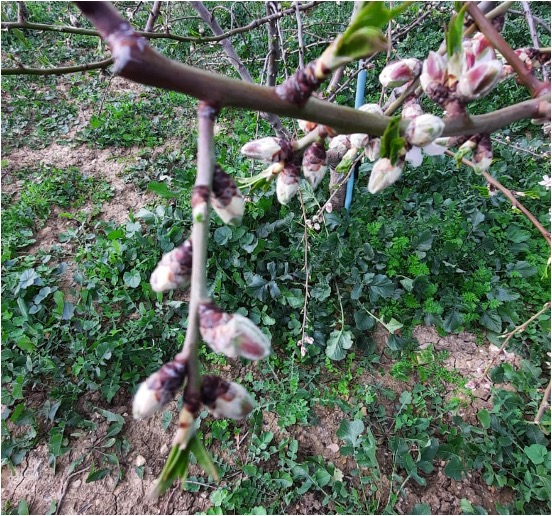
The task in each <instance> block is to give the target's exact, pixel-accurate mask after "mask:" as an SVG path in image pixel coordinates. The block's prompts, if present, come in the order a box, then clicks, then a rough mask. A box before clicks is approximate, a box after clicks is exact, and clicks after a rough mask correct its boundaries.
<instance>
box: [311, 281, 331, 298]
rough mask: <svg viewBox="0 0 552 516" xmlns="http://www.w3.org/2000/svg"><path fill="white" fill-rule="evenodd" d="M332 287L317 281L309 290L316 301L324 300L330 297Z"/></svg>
mask: <svg viewBox="0 0 552 516" xmlns="http://www.w3.org/2000/svg"><path fill="white" fill-rule="evenodd" d="M331 292H332V289H331V288H330V286H329V285H327V284H324V283H318V284H317V285H315V286H314V287H313V288H312V290H311V291H310V296H311V297H312V298H313V299H316V300H317V301H324V300H326V299H328V297H330V294H331Z"/></svg>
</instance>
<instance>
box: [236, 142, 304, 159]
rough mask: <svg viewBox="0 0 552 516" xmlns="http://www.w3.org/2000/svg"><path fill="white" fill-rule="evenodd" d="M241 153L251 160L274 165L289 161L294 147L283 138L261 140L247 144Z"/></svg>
mask: <svg viewBox="0 0 552 516" xmlns="http://www.w3.org/2000/svg"><path fill="white" fill-rule="evenodd" d="M241 153H242V154H243V155H244V156H246V157H248V158H251V159H256V160H259V161H264V162H265V163H274V162H276V161H282V160H287V159H288V158H290V157H291V155H292V154H293V147H292V145H291V143H290V142H288V141H287V140H284V139H283V138H274V137H271V136H269V137H267V138H260V139H259V140H253V141H251V142H249V143H246V144H245V145H244V146H243V147H242V148H241Z"/></svg>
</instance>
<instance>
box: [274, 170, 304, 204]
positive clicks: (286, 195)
mask: <svg viewBox="0 0 552 516" xmlns="http://www.w3.org/2000/svg"><path fill="white" fill-rule="evenodd" d="M300 179H301V175H300V172H299V167H298V166H297V165H295V164H293V163H286V165H285V167H284V170H282V172H280V173H279V174H278V177H277V178H276V196H277V197H278V202H279V203H280V204H288V203H289V202H290V201H291V199H293V198H294V197H295V195H296V194H297V192H298V191H299V180H300Z"/></svg>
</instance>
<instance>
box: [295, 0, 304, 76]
mask: <svg viewBox="0 0 552 516" xmlns="http://www.w3.org/2000/svg"><path fill="white" fill-rule="evenodd" d="M300 5H301V4H300V3H299V2H293V6H294V7H295V17H296V19H297V42H298V43H299V68H305V57H304V53H305V51H304V47H305V44H304V43H303V22H302V21H301V11H300V10H299V7H300Z"/></svg>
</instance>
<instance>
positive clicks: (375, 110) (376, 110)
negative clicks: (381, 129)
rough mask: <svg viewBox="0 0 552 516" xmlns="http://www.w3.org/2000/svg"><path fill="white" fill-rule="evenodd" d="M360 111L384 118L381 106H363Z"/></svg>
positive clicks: (369, 104)
mask: <svg viewBox="0 0 552 516" xmlns="http://www.w3.org/2000/svg"><path fill="white" fill-rule="evenodd" d="M358 110H359V111H362V112H363V113H371V114H373V115H381V116H383V115H384V113H383V109H381V106H380V105H379V104H373V103H368V104H363V105H362V106H360V107H359V108H358Z"/></svg>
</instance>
